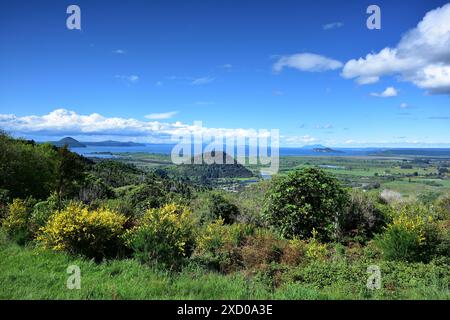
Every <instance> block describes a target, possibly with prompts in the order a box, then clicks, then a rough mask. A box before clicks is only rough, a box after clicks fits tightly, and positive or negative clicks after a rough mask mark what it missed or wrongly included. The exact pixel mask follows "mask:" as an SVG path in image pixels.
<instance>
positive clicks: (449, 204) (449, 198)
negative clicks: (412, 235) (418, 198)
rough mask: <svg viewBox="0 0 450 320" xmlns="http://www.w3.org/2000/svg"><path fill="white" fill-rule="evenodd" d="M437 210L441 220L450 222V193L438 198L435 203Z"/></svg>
mask: <svg viewBox="0 0 450 320" xmlns="http://www.w3.org/2000/svg"><path fill="white" fill-rule="evenodd" d="M435 208H436V211H437V214H438V217H439V218H440V219H443V220H450V193H448V194H446V195H443V196H441V197H440V198H438V199H437V200H436V201H435Z"/></svg>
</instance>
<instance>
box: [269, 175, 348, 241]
mask: <svg viewBox="0 0 450 320" xmlns="http://www.w3.org/2000/svg"><path fill="white" fill-rule="evenodd" d="M347 198H348V196H347V192H346V190H345V189H343V188H342V187H341V185H340V183H339V182H338V181H337V180H336V179H335V178H334V177H333V176H331V175H329V174H327V173H326V172H324V171H323V170H321V169H317V168H306V169H303V170H300V171H295V172H292V173H290V174H288V176H287V177H282V178H278V179H275V180H274V181H273V184H272V186H271V188H270V190H269V191H268V193H267V197H266V201H265V208H264V216H265V217H266V219H267V221H268V223H269V224H270V225H272V226H274V227H275V228H276V229H277V230H279V231H280V233H281V234H282V235H283V236H285V237H287V238H293V237H295V236H298V237H299V238H301V239H308V238H310V237H311V236H312V230H313V228H314V229H316V230H317V232H318V237H319V238H320V239H322V240H328V239H330V238H331V237H332V236H333V233H334V231H335V230H334V225H333V224H334V222H335V220H336V219H337V217H338V216H341V214H342V212H343V210H344V208H345V204H346V202H347Z"/></svg>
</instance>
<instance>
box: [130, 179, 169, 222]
mask: <svg viewBox="0 0 450 320" xmlns="http://www.w3.org/2000/svg"><path fill="white" fill-rule="evenodd" d="M124 201H125V202H126V203H128V204H129V205H130V207H131V208H134V212H133V215H135V216H139V215H140V214H142V212H145V211H146V210H147V209H152V208H159V207H161V206H163V205H164V204H165V203H166V192H165V190H164V188H163V186H162V185H159V184H156V183H154V184H140V185H137V186H133V187H130V188H128V189H126V194H125V195H124Z"/></svg>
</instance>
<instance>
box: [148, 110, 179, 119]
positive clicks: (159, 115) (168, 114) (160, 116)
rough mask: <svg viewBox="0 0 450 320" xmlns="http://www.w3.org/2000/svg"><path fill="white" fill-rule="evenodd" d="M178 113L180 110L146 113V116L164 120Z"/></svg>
mask: <svg viewBox="0 0 450 320" xmlns="http://www.w3.org/2000/svg"><path fill="white" fill-rule="evenodd" d="M177 113H178V111H170V112H163V113H151V114H148V115H146V116H145V117H146V118H147V119H151V120H163V119H170V118H173V116H175V115H176V114H177Z"/></svg>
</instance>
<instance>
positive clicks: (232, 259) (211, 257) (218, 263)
mask: <svg viewBox="0 0 450 320" xmlns="http://www.w3.org/2000/svg"><path fill="white" fill-rule="evenodd" d="M253 232H254V230H253V227H252V226H251V225H247V224H232V225H224V221H223V219H218V220H216V221H213V222H211V223H209V224H207V225H205V226H204V227H203V228H202V230H200V232H199V233H198V236H197V239H196V243H197V246H196V250H195V259H196V260H200V261H201V262H202V263H203V264H206V265H207V266H208V267H210V268H214V269H218V270H221V271H231V270H235V269H237V268H239V266H240V265H241V257H240V253H239V248H238V247H239V246H240V245H242V244H243V243H244V241H245V239H246V238H247V237H248V236H250V235H251V234H253Z"/></svg>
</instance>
